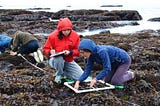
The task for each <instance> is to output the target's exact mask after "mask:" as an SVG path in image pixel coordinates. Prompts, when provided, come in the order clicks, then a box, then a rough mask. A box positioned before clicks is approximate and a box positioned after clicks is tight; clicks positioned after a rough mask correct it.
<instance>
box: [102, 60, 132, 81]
mask: <svg viewBox="0 0 160 106" xmlns="http://www.w3.org/2000/svg"><path fill="white" fill-rule="evenodd" d="M130 65H131V58H130V57H129V58H128V61H127V62H126V63H124V64H121V63H118V62H115V63H113V64H112V70H111V71H110V72H109V73H108V74H107V75H106V76H105V78H104V80H105V82H108V83H112V84H123V83H124V82H126V81H129V80H130V79H132V74H131V73H130V71H128V69H129V67H130Z"/></svg>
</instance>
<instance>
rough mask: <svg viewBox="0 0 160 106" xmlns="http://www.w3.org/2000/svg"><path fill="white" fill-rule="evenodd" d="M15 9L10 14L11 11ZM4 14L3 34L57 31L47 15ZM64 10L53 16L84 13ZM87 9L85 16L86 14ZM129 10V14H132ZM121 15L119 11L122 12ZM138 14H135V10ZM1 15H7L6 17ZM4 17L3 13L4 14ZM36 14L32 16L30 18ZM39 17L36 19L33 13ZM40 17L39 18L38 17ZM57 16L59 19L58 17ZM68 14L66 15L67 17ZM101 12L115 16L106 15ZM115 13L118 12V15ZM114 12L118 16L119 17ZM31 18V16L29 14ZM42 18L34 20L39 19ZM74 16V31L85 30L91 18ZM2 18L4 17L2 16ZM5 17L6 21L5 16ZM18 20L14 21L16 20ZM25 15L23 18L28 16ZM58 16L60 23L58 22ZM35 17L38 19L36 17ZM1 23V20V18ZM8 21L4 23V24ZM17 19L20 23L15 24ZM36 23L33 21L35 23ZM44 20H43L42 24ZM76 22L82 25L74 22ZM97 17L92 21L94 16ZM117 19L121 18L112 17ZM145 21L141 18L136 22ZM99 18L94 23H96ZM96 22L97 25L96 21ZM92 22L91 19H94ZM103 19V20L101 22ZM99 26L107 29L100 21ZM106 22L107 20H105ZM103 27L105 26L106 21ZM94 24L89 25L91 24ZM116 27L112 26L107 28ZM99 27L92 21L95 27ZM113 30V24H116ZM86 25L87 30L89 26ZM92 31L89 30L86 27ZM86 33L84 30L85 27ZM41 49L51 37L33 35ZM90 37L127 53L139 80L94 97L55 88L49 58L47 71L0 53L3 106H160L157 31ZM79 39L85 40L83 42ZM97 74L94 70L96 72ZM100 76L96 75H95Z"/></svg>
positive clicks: (159, 42) (159, 35)
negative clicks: (21, 31) (17, 31)
mask: <svg viewBox="0 0 160 106" xmlns="http://www.w3.org/2000/svg"><path fill="white" fill-rule="evenodd" d="M9 11H11V10H9ZM9 11H8V10H6V11H4V10H3V12H2V11H1V12H0V13H1V16H0V17H1V18H0V19H1V23H0V26H2V27H0V33H2V34H4V33H6V34H8V35H9V36H12V34H13V33H14V32H15V31H16V30H23V31H30V32H32V33H35V32H36V33H37V32H38V31H40V32H41V33H49V32H50V31H52V30H53V29H54V28H56V25H57V24H56V23H57V22H56V21H49V20H48V18H45V17H43V18H44V19H43V21H42V19H40V18H41V16H47V15H48V17H50V16H52V15H53V13H52V15H51V14H50V13H46V12H45V14H46V15H44V13H43V12H40V13H39V15H38V13H32V12H30V11H24V10H20V12H19V10H16V11H14V12H13V11H12V12H9ZM65 11H66V10H62V11H59V12H57V13H54V15H53V16H52V17H55V16H59V17H64V16H65V15H66V16H71V14H77V13H78V12H79V14H80V13H83V14H84V11H83V10H81V11H76V12H75V11H69V12H66V13H65ZM82 11H83V12H82ZM93 12H94V13H95V12H96V13H97V14H100V13H101V12H102V11H99V10H97V11H92V10H91V11H87V12H86V15H85V16H88V15H89V16H90V15H91V14H93ZM132 12H133V11H132ZM132 12H131V13H132ZM118 13H119V12H118ZM134 13H135V12H134ZM2 14H3V15H2ZM4 14H5V15H4ZM31 14H32V15H31ZM33 14H36V15H33ZM40 14H41V15H40ZM55 14H56V15H55ZM67 14H68V15H67ZM103 14H112V15H113V13H107V12H106V11H105V12H104V11H103ZM115 14H116V13H115ZM115 14H114V15H115ZM30 15H31V16H30ZM32 16H35V17H39V18H35V17H32ZM76 16H77V15H75V16H74V15H73V17H72V18H71V17H70V18H71V19H72V21H73V25H74V28H75V29H77V30H79V29H83V28H81V27H84V26H85V25H86V23H85V22H88V20H87V19H89V20H90V18H84V17H83V18H82V16H81V18H78V17H80V16H77V17H76ZM2 17H3V18H2ZM4 17H7V18H4ZM15 17H16V18H15ZM24 17H25V18H24ZM59 17H57V19H58V18H59ZM34 18H35V19H34ZM2 19H3V20H2ZM4 19H5V20H4ZM15 19H17V20H15ZM31 19H32V20H31ZM39 19H40V20H39ZM55 19H56V18H52V20H55ZM73 19H75V20H77V19H79V21H78V22H81V21H80V20H81V19H86V21H84V20H83V22H84V23H83V22H81V23H78V22H77V23H76V22H75V21H74V20H73ZM93 19H94V18H93ZM114 19H117V18H114ZM137 19H141V18H137ZM18 20H19V21H18ZM95 20H96V19H95ZM95 20H93V22H95ZM90 21H91V20H90ZM99 21H100V20H99ZM99 21H96V22H98V25H99V27H100V26H103V25H102V23H101V21H100V23H101V24H100V23H99ZM102 22H103V21H102ZM103 24H104V23H103ZM87 25H88V26H91V25H90V24H87ZM107 25H112V24H111V23H109V24H105V25H104V26H105V27H106V26H107ZM94 26H96V27H97V24H95V23H94V24H93V23H92V27H94ZM113 26H114V25H113ZM86 27H87V26H86ZM87 28H89V27H87ZM84 29H85V28H84ZM35 36H36V37H37V38H38V40H39V41H40V43H41V45H42V46H43V44H44V42H45V40H46V39H47V36H37V35H35ZM83 38H90V39H92V40H94V41H95V42H96V43H97V44H100V45H103V44H104V45H115V46H118V47H120V48H123V49H125V50H126V51H127V52H128V53H129V55H130V56H131V58H132V65H131V67H130V69H131V70H133V71H134V72H135V73H136V77H135V78H134V79H133V80H131V81H129V82H127V83H125V84H124V87H125V88H124V89H113V90H105V91H98V92H91V93H82V94H76V93H74V92H73V91H72V90H70V89H69V88H67V87H65V86H63V85H57V84H56V83H54V82H53V74H54V70H53V69H51V68H50V67H49V66H48V64H47V60H46V61H44V63H43V64H45V65H43V64H38V66H39V67H41V68H42V69H43V70H44V71H41V70H38V69H36V68H34V67H33V66H31V65H30V64H28V63H27V62H26V61H25V60H23V59H22V58H21V57H18V56H10V55H9V54H8V53H5V54H1V55H0V70H1V72H0V77H1V79H0V105H9V106H10V105H16V106H22V104H23V106H31V105H37V106H84V105H85V106H117V105H119V106H159V105H160V34H159V33H156V34H155V32H154V31H149V32H148V31H141V32H139V33H135V34H126V35H120V34H111V33H108V32H103V33H101V34H96V35H92V36H84V37H83ZM83 38H81V39H83ZM26 58H27V59H28V60H29V61H30V62H32V63H34V64H35V61H34V59H33V58H32V57H26ZM75 61H76V62H78V64H79V65H80V66H81V67H82V68H84V61H83V60H82V58H80V57H79V58H76V60H75ZM94 69H95V71H96V73H97V72H98V71H100V70H101V67H100V66H99V65H95V68H94ZM95 71H94V72H95ZM96 73H92V76H95V74H96Z"/></svg>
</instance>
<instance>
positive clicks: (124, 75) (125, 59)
mask: <svg viewBox="0 0 160 106" xmlns="http://www.w3.org/2000/svg"><path fill="white" fill-rule="evenodd" d="M78 49H79V50H80V53H81V55H82V56H83V57H84V58H86V59H87V64H86V67H85V70H84V72H83V74H82V75H81V77H80V78H79V79H78V80H77V81H76V83H75V85H74V88H75V89H78V88H79V84H80V82H82V81H84V80H85V79H86V78H87V77H88V76H89V74H90V72H91V71H92V69H93V65H94V62H96V63H97V64H100V65H102V66H103V69H102V71H100V73H98V75H96V76H95V78H93V79H92V80H91V82H90V87H91V88H92V87H93V86H94V84H95V83H96V82H97V80H104V81H105V82H108V83H111V84H114V85H119V84H123V83H124V82H127V81H129V80H131V79H133V78H134V72H131V71H128V69H129V67H130V65H131V58H130V56H129V55H128V53H127V52H126V51H124V50H123V49H120V48H118V47H115V46H110V45H108V46H107V45H96V44H95V43H94V41H92V40H90V39H83V40H82V41H81V42H80V44H79V47H78Z"/></svg>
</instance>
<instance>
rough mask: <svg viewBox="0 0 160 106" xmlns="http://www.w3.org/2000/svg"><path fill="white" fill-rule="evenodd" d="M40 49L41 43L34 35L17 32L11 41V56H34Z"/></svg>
mask: <svg viewBox="0 0 160 106" xmlns="http://www.w3.org/2000/svg"><path fill="white" fill-rule="evenodd" d="M38 48H39V42H38V40H37V39H36V38H35V37H34V35H33V34H30V33H28V32H22V31H17V32H16V33H15V34H14V38H13V39H12V40H11V49H12V51H11V52H10V55H12V56H14V55H17V54H21V55H31V56H34V53H37V50H38ZM40 55H42V54H40ZM36 56H38V55H36ZM36 56H34V58H35V60H36V61H37V57H36Z"/></svg>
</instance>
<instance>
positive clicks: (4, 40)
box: [0, 35, 12, 53]
mask: <svg viewBox="0 0 160 106" xmlns="http://www.w3.org/2000/svg"><path fill="white" fill-rule="evenodd" d="M11 39H12V38H11V37H9V36H6V35H0V52H1V53H4V51H5V48H10V42H11Z"/></svg>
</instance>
